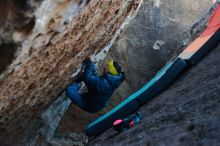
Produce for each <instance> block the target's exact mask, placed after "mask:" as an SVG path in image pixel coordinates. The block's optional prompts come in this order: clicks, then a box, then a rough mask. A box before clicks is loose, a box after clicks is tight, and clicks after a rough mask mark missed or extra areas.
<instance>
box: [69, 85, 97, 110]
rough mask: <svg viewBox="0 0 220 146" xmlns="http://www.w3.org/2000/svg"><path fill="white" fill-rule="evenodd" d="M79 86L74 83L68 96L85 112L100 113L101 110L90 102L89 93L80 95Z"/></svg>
mask: <svg viewBox="0 0 220 146" xmlns="http://www.w3.org/2000/svg"><path fill="white" fill-rule="evenodd" d="M79 88H80V86H79V84H78V83H73V84H71V85H70V86H69V87H68V88H67V90H66V95H67V96H68V97H69V98H70V99H71V100H72V102H73V103H75V104H76V105H77V106H79V107H80V108H81V109H83V110H84V111H87V112H90V113H95V112H97V111H99V110H100V109H99V108H98V107H96V106H95V105H94V104H92V103H91V101H89V100H88V98H89V97H88V95H89V94H88V93H83V94H80V93H79Z"/></svg>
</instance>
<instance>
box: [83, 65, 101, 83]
mask: <svg viewBox="0 0 220 146" xmlns="http://www.w3.org/2000/svg"><path fill="white" fill-rule="evenodd" d="M99 80H100V79H99V77H98V75H97V73H96V68H95V64H94V63H93V62H92V61H87V62H86V66H85V69H84V73H83V81H84V82H85V83H86V84H87V85H90V86H94V87H95V86H98V83H99Z"/></svg>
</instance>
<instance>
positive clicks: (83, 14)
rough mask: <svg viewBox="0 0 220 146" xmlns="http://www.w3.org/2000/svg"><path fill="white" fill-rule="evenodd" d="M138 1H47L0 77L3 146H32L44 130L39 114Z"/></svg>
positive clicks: (105, 42) (18, 38)
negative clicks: (41, 129)
mask: <svg viewBox="0 0 220 146" xmlns="http://www.w3.org/2000/svg"><path fill="white" fill-rule="evenodd" d="M139 2H140V1H139V0H131V1H127V0H114V1H99V0H94V1H92V2H90V1H86V0H82V1H80V0H79V1H77V0H75V1H69V0H59V1H58V0H57V1H51V0H45V1H43V3H42V5H41V6H40V7H39V9H37V10H36V12H35V16H36V20H35V21H36V24H35V25H34V28H33V29H32V33H31V34H29V35H28V36H25V37H24V38H23V35H22V34H20V33H16V34H14V35H13V38H14V39H15V40H16V41H21V47H20V48H19V49H18V50H20V51H19V53H18V55H17V57H16V58H15V60H14V61H13V63H12V64H11V65H10V66H8V68H7V70H5V71H4V72H3V73H2V74H1V76H0V78H1V79H0V80H1V81H0V88H1V93H0V143H1V145H4V146H7V145H15V144H16V145H28V143H27V142H29V141H31V139H32V138H33V137H34V136H35V135H36V134H37V133H38V131H39V129H40V127H42V126H44V123H42V120H41V119H39V118H38V117H39V115H40V114H41V112H43V111H44V110H45V109H46V107H48V105H49V104H51V103H52V101H54V100H55V98H56V97H57V95H58V94H60V93H61V92H62V91H63V89H64V88H65V87H66V86H67V85H68V84H70V82H71V81H72V79H73V78H72V74H73V73H75V72H76V71H77V69H78V68H79V66H80V64H81V62H82V61H83V60H84V59H85V58H86V57H88V56H90V55H92V54H93V53H94V52H99V51H100V50H101V49H103V48H104V47H105V46H107V45H108V43H109V42H110V41H111V39H112V38H113V37H114V35H115V34H116V33H117V30H118V29H119V28H120V26H121V25H122V24H123V22H124V21H125V20H126V18H127V17H128V16H130V15H132V14H133V13H134V11H135V10H136V9H137V7H138V5H139ZM63 105H65V104H63ZM61 109H62V107H61ZM61 109H60V110H61ZM77 114H78V113H77ZM51 116H52V114H51ZM50 118H51V117H50ZM50 120H51V119H50ZM32 145H34V143H32Z"/></svg>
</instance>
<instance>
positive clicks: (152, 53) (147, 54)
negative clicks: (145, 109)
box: [60, 0, 211, 131]
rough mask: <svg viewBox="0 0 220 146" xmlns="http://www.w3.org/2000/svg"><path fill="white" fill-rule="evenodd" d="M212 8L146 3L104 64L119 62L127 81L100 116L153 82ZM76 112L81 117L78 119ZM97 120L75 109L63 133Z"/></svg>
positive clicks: (189, 2) (197, 1)
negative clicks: (149, 82) (154, 77)
mask: <svg viewBox="0 0 220 146" xmlns="http://www.w3.org/2000/svg"><path fill="white" fill-rule="evenodd" d="M210 6H211V3H210V1H207V0H202V1H201V0H184V1H179V0H175V1H173V0H144V1H143V4H142V5H141V7H140V10H139V11H138V14H137V16H136V17H135V18H134V19H133V20H132V21H131V22H130V23H129V26H128V28H127V29H126V31H125V32H124V34H123V35H122V36H121V37H120V38H119V39H118V40H117V42H116V43H115V44H114V45H113V47H112V48H111V50H110V51H109V53H108V55H107V57H106V58H105V60H104V62H103V63H102V64H101V67H102V66H104V65H105V64H106V63H107V61H108V60H110V59H112V58H113V59H114V60H117V61H119V62H120V63H121V64H122V65H123V66H124V70H125V72H126V75H127V79H126V81H125V82H124V83H123V84H122V85H121V86H120V87H119V89H118V90H117V91H116V92H115V94H114V95H113V98H112V101H111V102H110V103H109V105H108V106H107V107H106V108H105V109H104V110H103V111H101V112H100V114H103V113H105V112H106V111H108V110H109V109H111V108H113V107H114V106H115V105H116V104H118V103H119V102H121V101H122V100H123V99H124V98H126V97H128V96H129V95H130V94H131V93H133V92H135V91H136V90H137V89H139V88H140V87H142V86H143V85H144V84H145V83H146V82H147V81H148V80H149V79H151V77H153V76H154V74H155V73H156V72H157V71H158V70H159V69H160V68H161V67H162V66H163V65H164V64H165V63H166V62H167V61H168V60H169V59H170V58H171V56H172V55H173V54H174V53H176V52H177V51H178V50H177V48H180V46H181V45H182V44H183V43H187V42H188V41H189V38H190V36H191V33H190V28H191V27H192V26H193V25H194V23H196V22H197V21H198V20H199V19H201V17H202V16H203V15H204V14H205V12H207V11H208V10H209V8H210ZM207 18H208V17H207ZM203 25H204V24H203ZM195 30H198V29H195ZM193 33H195V32H193ZM183 40H185V41H184V42H183ZM101 70H102V69H101ZM101 70H100V72H102V71H101ZM75 111H79V112H80V113H81V114H80V115H75V114H74V113H75ZM74 115H75V116H74ZM97 116H98V115H88V114H87V113H84V112H82V111H81V110H79V109H78V108H77V107H75V106H74V105H73V106H72V107H71V109H69V110H68V112H67V114H66V116H64V119H62V123H61V125H60V130H61V131H69V130H71V129H72V130H77V131H79V130H80V129H82V128H83V125H84V124H85V123H87V121H91V119H93V118H94V117H97ZM77 119H80V122H79V123H72V121H78V120H77Z"/></svg>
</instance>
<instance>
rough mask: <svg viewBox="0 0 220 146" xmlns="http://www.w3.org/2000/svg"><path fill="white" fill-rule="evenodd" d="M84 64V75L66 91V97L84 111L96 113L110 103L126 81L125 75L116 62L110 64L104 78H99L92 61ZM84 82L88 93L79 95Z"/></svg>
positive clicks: (88, 60)
mask: <svg viewBox="0 0 220 146" xmlns="http://www.w3.org/2000/svg"><path fill="white" fill-rule="evenodd" d="M84 64H85V68H84V71H83V72H82V75H80V77H79V78H78V79H77V80H76V82H74V83H72V84H71V85H70V86H69V87H68V88H67V89H66V95H67V96H68V97H69V98H70V99H71V100H72V102H73V103H75V104H76V105H77V106H79V107H80V108H81V109H83V110H84V111H87V112H90V113H95V112H98V111H100V110H101V109H103V108H104V107H105V105H106V104H107V103H108V101H109V99H110V97H111V96H112V94H113V92H114V90H115V89H116V88H118V87H119V85H120V84H121V83H122V81H123V80H124V73H123V72H121V67H120V65H119V64H118V63H117V62H115V61H109V62H108V65H107V69H106V68H105V69H104V72H103V75H102V76H98V74H97V72H96V67H95V64H94V63H93V62H92V61H91V60H90V59H86V60H85V61H84ZM82 81H83V82H84V83H85V85H86V86H87V90H88V92H86V93H79V89H80V82H82Z"/></svg>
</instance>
